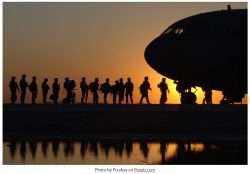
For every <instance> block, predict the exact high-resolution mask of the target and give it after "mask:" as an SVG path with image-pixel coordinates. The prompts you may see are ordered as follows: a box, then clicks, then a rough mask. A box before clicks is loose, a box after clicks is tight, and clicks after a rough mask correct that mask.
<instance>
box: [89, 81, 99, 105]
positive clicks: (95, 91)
mask: <svg viewBox="0 0 250 174" xmlns="http://www.w3.org/2000/svg"><path fill="white" fill-rule="evenodd" d="M98 82H99V79H98V78H95V81H94V82H91V83H90V84H89V89H90V91H91V92H92V93H93V103H94V104H98V91H99V83H98Z"/></svg>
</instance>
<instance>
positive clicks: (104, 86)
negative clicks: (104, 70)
mask: <svg viewBox="0 0 250 174" xmlns="http://www.w3.org/2000/svg"><path fill="white" fill-rule="evenodd" d="M100 90H101V91H102V93H103V94H104V100H103V101H104V104H108V102H107V97H108V93H109V92H110V84H109V78H106V82H105V83H103V84H101V88H100Z"/></svg>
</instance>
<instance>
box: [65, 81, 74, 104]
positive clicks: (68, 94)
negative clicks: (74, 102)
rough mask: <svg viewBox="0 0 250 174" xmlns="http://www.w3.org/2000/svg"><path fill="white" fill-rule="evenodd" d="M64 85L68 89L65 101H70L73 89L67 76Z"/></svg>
mask: <svg viewBox="0 0 250 174" xmlns="http://www.w3.org/2000/svg"><path fill="white" fill-rule="evenodd" d="M63 87H64V89H65V90H66V98H64V99H63V103H70V99H71V97H72V90H71V89H70V80H69V78H68V77H65V81H64V83H63Z"/></svg>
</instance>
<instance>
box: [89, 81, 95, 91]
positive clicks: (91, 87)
mask: <svg viewBox="0 0 250 174" xmlns="http://www.w3.org/2000/svg"><path fill="white" fill-rule="evenodd" d="M89 89H90V91H91V92H93V89H94V82H91V83H90V84H89Z"/></svg>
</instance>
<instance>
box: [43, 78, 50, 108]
mask: <svg viewBox="0 0 250 174" xmlns="http://www.w3.org/2000/svg"><path fill="white" fill-rule="evenodd" d="M47 82H48V79H47V78H45V79H44V81H43V83H42V92H43V104H46V99H47V94H48V91H49V85H48V84H47Z"/></svg>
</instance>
